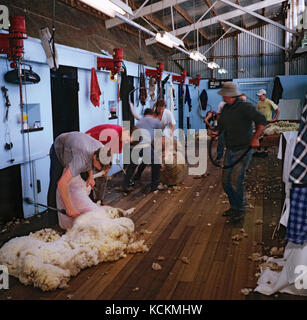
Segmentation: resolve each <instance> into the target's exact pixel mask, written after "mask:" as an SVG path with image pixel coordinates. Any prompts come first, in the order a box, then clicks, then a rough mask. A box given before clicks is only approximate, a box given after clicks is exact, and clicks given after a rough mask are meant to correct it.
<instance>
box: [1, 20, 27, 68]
mask: <svg viewBox="0 0 307 320" xmlns="http://www.w3.org/2000/svg"><path fill="white" fill-rule="evenodd" d="M10 22H11V26H10V28H9V33H0V54H6V55H7V58H8V60H9V61H12V63H11V64H10V66H11V68H14V69H16V68H17V61H18V60H19V59H20V58H21V57H22V55H23V39H27V38H28V35H27V34H26V21H25V17H23V16H14V17H11V18H10Z"/></svg>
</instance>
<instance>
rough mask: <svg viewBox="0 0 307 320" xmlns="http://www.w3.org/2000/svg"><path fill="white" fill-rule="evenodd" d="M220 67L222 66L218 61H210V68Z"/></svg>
mask: <svg viewBox="0 0 307 320" xmlns="http://www.w3.org/2000/svg"><path fill="white" fill-rule="evenodd" d="M219 67H220V66H219V65H218V64H217V63H215V62H213V61H211V62H209V63H208V68H210V69H216V68H219Z"/></svg>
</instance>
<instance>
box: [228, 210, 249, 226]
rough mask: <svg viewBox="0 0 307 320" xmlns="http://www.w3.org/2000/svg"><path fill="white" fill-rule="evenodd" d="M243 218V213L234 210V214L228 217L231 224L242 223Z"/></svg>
mask: <svg viewBox="0 0 307 320" xmlns="http://www.w3.org/2000/svg"><path fill="white" fill-rule="evenodd" d="M244 216H245V211H242V210H234V213H233V214H232V215H231V217H230V222H231V223H237V222H243V220H244Z"/></svg>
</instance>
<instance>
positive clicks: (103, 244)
mask: <svg viewBox="0 0 307 320" xmlns="http://www.w3.org/2000/svg"><path fill="white" fill-rule="evenodd" d="M74 183H75V184H74ZM71 184H73V185H70V196H71V199H72V201H73V203H74V204H75V205H77V209H79V208H80V207H83V208H84V207H91V208H92V210H91V211H90V212H87V213H84V214H81V215H80V216H79V217H78V218H77V219H75V220H74V221H73V226H72V228H71V229H69V230H68V231H67V232H66V234H64V235H63V236H62V237H60V238H59V239H57V240H55V241H52V242H45V241H43V240H44V239H45V240H46V239H49V238H48V237H47V238H45V237H43V238H42V239H43V240H42V239H40V238H36V237H33V235H30V236H25V237H18V238H14V239H12V240H10V241H9V242H7V243H6V244H5V245H4V246H3V247H2V248H1V249H0V264H3V265H6V266H7V267H8V269H9V274H10V275H12V276H15V277H17V278H18V279H19V280H20V281H21V282H22V283H23V284H25V285H33V286H35V287H39V288H41V289H42V290H43V291H48V290H54V289H56V288H65V287H66V286H67V283H68V281H69V279H70V277H71V276H75V275H77V274H78V273H79V272H80V270H82V269H84V268H87V267H91V266H93V265H97V264H98V263H100V262H103V261H115V260H118V259H119V258H121V257H125V255H126V252H127V247H128V245H130V247H131V240H132V239H133V232H134V223H133V221H132V220H131V219H129V218H126V217H124V216H125V215H127V214H130V213H131V211H132V210H127V211H125V210H122V209H116V208H112V207H108V206H105V207H103V206H102V207H99V206H98V205H96V204H94V203H93V202H91V200H90V199H89V197H88V196H87V190H86V188H85V187H84V186H85V183H83V185H82V184H81V182H80V179H75V178H74V179H73V181H72V182H71ZM73 190H74V192H75V193H72V192H73ZM80 190H82V192H81V191H80ZM76 195H77V196H76ZM84 195H86V197H87V199H86V197H85V196H84ZM78 197H80V198H81V200H80V201H79V199H78ZM45 232H46V230H41V231H40V232H39V233H38V234H44V233H45ZM48 233H49V231H48ZM130 247H129V248H130ZM138 247H139V250H138ZM144 247H145V246H144V245H143V243H141V244H140V243H138V245H136V246H135V247H134V250H133V252H144V251H145V250H144ZM130 249H131V248H130ZM129 251H130V250H129Z"/></svg>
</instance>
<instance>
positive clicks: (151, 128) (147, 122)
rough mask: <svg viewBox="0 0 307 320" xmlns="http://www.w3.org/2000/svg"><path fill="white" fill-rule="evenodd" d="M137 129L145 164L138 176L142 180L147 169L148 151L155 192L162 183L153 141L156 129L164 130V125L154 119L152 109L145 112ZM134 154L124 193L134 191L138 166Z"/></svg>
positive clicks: (127, 173)
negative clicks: (133, 181)
mask: <svg viewBox="0 0 307 320" xmlns="http://www.w3.org/2000/svg"><path fill="white" fill-rule="evenodd" d="M136 129H139V130H140V131H139V133H140V134H141V137H142V141H141V142H140V143H139V144H138V146H139V147H141V148H143V150H142V151H141V152H140V153H141V156H143V163H141V164H140V167H141V168H140V170H138V173H137V176H138V178H140V175H141V173H142V171H143V170H144V169H145V167H146V164H145V163H144V155H143V153H144V154H145V153H146V152H147V151H148V153H150V162H151V177H152V178H151V191H155V190H157V188H158V185H159V183H160V169H161V164H160V163H155V162H158V161H157V159H156V161H154V160H155V158H156V155H155V151H154V147H153V141H154V138H155V129H162V125H161V123H160V121H159V120H158V119H156V118H155V117H154V112H153V110H152V109H149V108H148V109H146V110H145V112H144V118H143V119H141V120H139V121H138V122H137V124H136ZM132 158H133V157H132V154H131V157H130V164H129V166H128V168H127V171H126V175H125V178H124V183H123V191H125V192H130V191H132V189H131V186H132V185H133V183H132V177H133V175H134V171H135V169H136V167H137V166H138V163H137V160H138V159H132Z"/></svg>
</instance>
